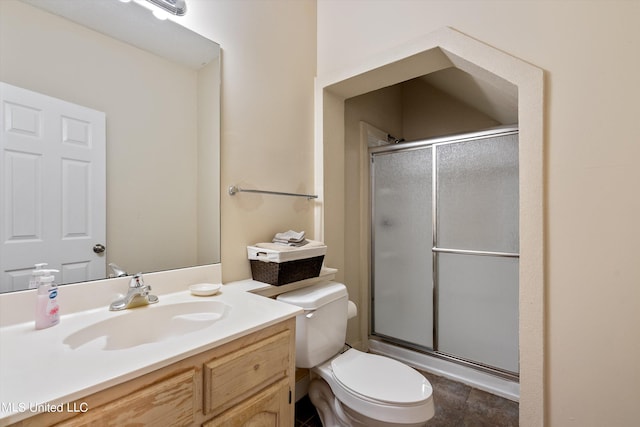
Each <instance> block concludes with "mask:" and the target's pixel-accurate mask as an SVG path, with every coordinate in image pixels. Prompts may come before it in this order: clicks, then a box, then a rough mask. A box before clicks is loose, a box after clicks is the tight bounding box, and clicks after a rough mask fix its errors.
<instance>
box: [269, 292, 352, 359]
mask: <svg viewBox="0 0 640 427" xmlns="http://www.w3.org/2000/svg"><path fill="white" fill-rule="evenodd" d="M277 299H278V301H281V302H285V303H287V304H292V305H296V306H298V307H301V308H303V309H304V313H303V314H299V315H298V316H297V317H296V366H297V367H299V368H312V367H314V366H317V365H319V364H320V363H322V362H324V361H325V360H328V359H330V358H331V357H333V356H334V355H336V354H338V352H340V350H342V348H343V347H344V342H345V339H346V335H347V304H348V301H349V295H348V294H347V287H346V286H345V285H343V284H342V283H336V282H323V283H319V284H317V285H312V286H308V287H306V288H303V289H299V290H297V291H292V292H287V293H284V294H280V295H278V298H277Z"/></svg>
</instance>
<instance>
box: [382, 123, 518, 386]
mask: <svg viewBox="0 0 640 427" xmlns="http://www.w3.org/2000/svg"><path fill="white" fill-rule="evenodd" d="M518 174H519V172H518V134H517V130H509V131H504V130H501V131H498V132H493V133H479V134H473V135H466V136H461V137H456V138H441V139H437V140H432V141H417V142H411V143H406V144H396V145H392V146H384V147H375V148H371V202H372V206H371V208H372V209H371V212H372V216H371V223H372V224H371V236H372V238H371V246H372V253H371V297H372V305H371V327H372V331H371V332H372V335H374V336H378V337H380V338H382V339H385V340H387V341H391V342H396V343H398V344H401V345H405V346H409V347H412V348H414V349H419V350H423V351H425V352H427V353H432V354H435V355H437V356H439V357H443V358H447V359H451V358H453V359H454V360H456V361H464V362H467V363H470V364H472V365H474V366H476V367H478V368H480V369H484V370H488V371H491V372H494V373H497V374H500V375H504V376H507V377H509V378H514V377H517V375H518V372H519V366H518V363H519V354H518V348H519V339H518V299H519V296H518V294H519V284H518V276H519V254H518V252H519V193H518V191H519V190H518V187H519V180H518Z"/></svg>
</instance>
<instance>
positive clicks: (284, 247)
mask: <svg viewBox="0 0 640 427" xmlns="http://www.w3.org/2000/svg"><path fill="white" fill-rule="evenodd" d="M306 242H307V244H306V245H304V246H302V247H300V246H288V245H281V244H278V243H273V242H272V243H267V242H265V243H256V244H255V245H254V246H256V247H258V248H262V249H271V250H274V251H280V252H283V251H295V250H298V249H301V248H304V249H306V248H312V247H314V246H324V243H322V242H318V241H316V240H306Z"/></svg>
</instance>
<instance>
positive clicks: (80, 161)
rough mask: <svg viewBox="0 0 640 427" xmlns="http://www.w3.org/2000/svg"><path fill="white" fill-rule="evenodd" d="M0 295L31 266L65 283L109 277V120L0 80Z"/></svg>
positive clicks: (22, 280)
mask: <svg viewBox="0 0 640 427" xmlns="http://www.w3.org/2000/svg"><path fill="white" fill-rule="evenodd" d="M0 117H1V118H2V128H1V130H0V152H1V153H2V163H1V167H2V170H1V172H0V207H1V211H0V212H1V217H2V220H1V223H0V273H1V274H2V277H1V278H0V290H1V291H11V290H20V289H26V288H27V286H28V281H29V276H30V272H31V270H32V269H33V264H35V263H38V262H46V263H48V264H49V267H48V268H55V269H58V270H60V271H61V273H59V274H58V275H57V278H58V280H59V281H60V282H61V283H71V282H78V281H84V280H92V279H98V278H104V277H105V276H106V274H105V270H106V266H105V254H104V253H100V254H98V253H95V252H94V251H93V247H94V245H96V244H102V245H104V244H105V240H106V213H105V212H106V169H105V166H106V161H105V155H106V153H105V151H106V129H105V121H106V120H105V114H104V113H102V112H100V111H96V110H92V109H90V108H87V107H83V106H80V105H76V104H72V103H70V102H66V101H62V100H60V99H56V98H52V97H50V96H46V95H42V94H39V93H37V92H32V91H29V90H25V89H21V88H18V87H16V86H11V85H8V84H6V83H2V82H0Z"/></svg>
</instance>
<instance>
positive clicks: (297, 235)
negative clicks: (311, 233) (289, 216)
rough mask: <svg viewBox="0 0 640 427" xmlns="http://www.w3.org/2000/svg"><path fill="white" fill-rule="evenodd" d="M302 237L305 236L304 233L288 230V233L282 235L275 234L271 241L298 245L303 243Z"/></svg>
mask: <svg viewBox="0 0 640 427" xmlns="http://www.w3.org/2000/svg"><path fill="white" fill-rule="evenodd" d="M304 235H305V232H304V231H300V232H297V231H293V230H289V231H285V232H284V233H277V234H276V235H275V237H274V238H273V241H274V242H275V241H278V242H288V243H300V242H302V241H304Z"/></svg>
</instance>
